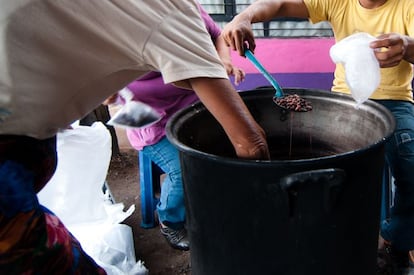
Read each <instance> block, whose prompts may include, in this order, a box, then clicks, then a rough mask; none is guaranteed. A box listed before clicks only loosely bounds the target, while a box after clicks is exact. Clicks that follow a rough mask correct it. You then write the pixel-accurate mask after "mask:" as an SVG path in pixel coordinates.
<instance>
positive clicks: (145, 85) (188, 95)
mask: <svg viewBox="0 0 414 275" xmlns="http://www.w3.org/2000/svg"><path fill="white" fill-rule="evenodd" d="M199 7H200V13H201V17H202V18H203V20H204V22H205V25H206V29H207V31H208V32H209V33H210V36H211V39H212V41H213V42H214V41H215V40H216V39H217V37H218V36H219V35H220V33H221V29H220V27H219V26H217V24H216V23H215V22H214V21H213V19H212V18H211V17H210V16H209V15H208V13H207V12H206V11H205V10H204V9H203V7H202V6H201V5H199ZM127 88H128V89H129V90H131V91H132V93H133V94H134V97H133V99H134V100H139V101H141V102H144V103H147V104H148V105H150V106H152V107H153V108H154V109H155V110H157V111H158V112H159V113H160V114H162V115H163V118H162V119H161V120H160V121H159V122H157V123H155V124H152V125H150V126H148V127H145V128H138V129H128V130H127V131H126V133H127V136H128V139H129V142H130V143H131V145H132V146H133V147H134V148H135V149H137V150H141V149H142V148H143V147H144V146H146V145H152V144H155V143H157V142H158V141H160V140H161V139H162V138H163V137H164V136H165V126H166V124H167V121H168V119H170V117H171V116H172V115H173V114H174V113H175V112H177V111H178V110H181V109H182V108H184V107H187V106H189V105H190V104H192V103H194V102H196V101H198V97H197V95H196V94H195V93H194V92H193V91H191V90H185V89H181V88H177V87H175V86H174V85H172V84H164V82H163V79H162V76H161V73H159V72H151V73H148V74H146V75H145V76H143V77H141V78H140V79H137V80H135V81H134V82H132V83H130V84H129V85H127Z"/></svg>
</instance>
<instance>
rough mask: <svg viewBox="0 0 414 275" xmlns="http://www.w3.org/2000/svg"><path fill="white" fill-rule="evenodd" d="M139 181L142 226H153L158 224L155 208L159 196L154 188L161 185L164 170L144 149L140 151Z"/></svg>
mask: <svg viewBox="0 0 414 275" xmlns="http://www.w3.org/2000/svg"><path fill="white" fill-rule="evenodd" d="M138 161H139V183H140V189H141V217H142V219H141V227H143V228H153V227H155V226H156V225H157V224H158V221H156V220H155V210H156V209H157V203H158V202H159V198H158V197H157V196H156V195H155V192H154V188H159V187H160V176H161V175H162V174H164V172H163V171H162V170H161V169H160V168H159V167H158V166H157V165H156V164H155V163H153V162H152V161H151V159H150V158H148V157H147V156H146V155H145V153H143V152H142V151H139V152H138Z"/></svg>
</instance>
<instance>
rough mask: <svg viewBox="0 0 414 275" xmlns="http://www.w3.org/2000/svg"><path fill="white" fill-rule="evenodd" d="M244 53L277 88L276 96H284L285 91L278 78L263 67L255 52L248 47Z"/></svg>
mask: <svg viewBox="0 0 414 275" xmlns="http://www.w3.org/2000/svg"><path fill="white" fill-rule="evenodd" d="M244 54H245V55H246V57H247V59H249V60H250V61H251V62H252V63H253V65H254V66H255V67H256V68H257V69H258V70H259V71H260V72H261V73H262V74H263V75H264V77H265V78H266V79H267V80H268V81H269V82H270V84H272V86H273V88H275V90H276V93H275V97H277V98H279V97H283V91H282V88H281V87H280V85H279V83H277V81H276V79H274V78H273V76H272V75H271V74H270V73H269V72H268V71H267V70H266V69H265V68H264V67H263V65H262V64H261V63H260V62H259V60H257V59H256V57H255V56H254V55H253V53H252V52H251V51H250V50H249V49H246V50H245V51H244Z"/></svg>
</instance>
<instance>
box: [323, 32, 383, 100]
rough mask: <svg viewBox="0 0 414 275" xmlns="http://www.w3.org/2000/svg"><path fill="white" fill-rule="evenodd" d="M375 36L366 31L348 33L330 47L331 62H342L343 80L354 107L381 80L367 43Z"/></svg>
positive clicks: (366, 96) (375, 60) (365, 97)
mask: <svg viewBox="0 0 414 275" xmlns="http://www.w3.org/2000/svg"><path fill="white" fill-rule="evenodd" d="M375 39H376V38H375V37H374V36H372V35H370V34H368V33H364V32H359V33H355V34H353V35H350V36H348V37H346V38H344V39H342V40H341V41H339V42H338V43H336V44H335V45H333V46H332V47H331V49H330V52H329V53H330V56H331V59H332V61H333V62H335V63H342V64H343V66H344V68H345V81H346V83H347V85H348V87H349V89H350V91H351V95H352V97H353V98H354V100H355V101H356V107H358V106H360V105H361V104H362V103H364V102H365V101H366V100H367V99H368V98H369V97H370V96H371V95H372V93H373V92H374V91H375V90H376V89H377V88H378V85H379V84H380V80H381V74H380V67H379V63H378V60H377V59H376V57H375V55H374V50H373V49H372V48H370V47H369V43H370V42H371V41H374V40H375Z"/></svg>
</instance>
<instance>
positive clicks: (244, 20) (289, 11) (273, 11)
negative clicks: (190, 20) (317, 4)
mask: <svg viewBox="0 0 414 275" xmlns="http://www.w3.org/2000/svg"><path fill="white" fill-rule="evenodd" d="M276 17H297V18H308V17H309V13H308V10H307V8H306V5H305V4H304V3H303V0H258V1H255V2H254V3H252V4H251V5H249V6H248V7H247V8H246V9H245V10H243V11H242V12H241V13H240V14H238V15H237V16H236V17H234V18H233V20H232V21H230V22H229V23H228V24H227V25H226V26H225V27H224V29H223V32H222V35H223V37H224V39H225V41H226V42H227V45H228V46H230V47H231V48H232V49H233V50H235V51H238V53H239V54H240V55H241V56H244V46H245V44H246V43H247V45H248V47H249V49H250V50H251V51H253V52H254V49H255V48H256V43H255V41H254V35H253V31H252V23H257V22H265V21H270V20H272V19H274V18H276Z"/></svg>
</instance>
